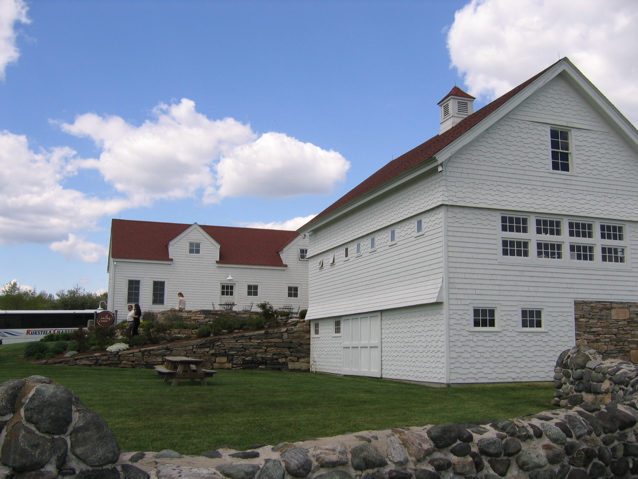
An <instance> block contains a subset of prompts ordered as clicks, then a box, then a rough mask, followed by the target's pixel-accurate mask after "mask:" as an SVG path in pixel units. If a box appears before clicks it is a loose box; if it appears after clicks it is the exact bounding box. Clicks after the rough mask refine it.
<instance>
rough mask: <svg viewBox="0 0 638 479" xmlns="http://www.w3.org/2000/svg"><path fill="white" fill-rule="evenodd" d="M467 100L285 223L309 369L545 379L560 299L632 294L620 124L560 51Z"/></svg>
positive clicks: (555, 349)
mask: <svg viewBox="0 0 638 479" xmlns="http://www.w3.org/2000/svg"><path fill="white" fill-rule="evenodd" d="M473 100H474V99H473V97H471V96H470V95H468V94H466V93H464V92H463V91H461V90H460V89H458V88H455V89H453V90H452V91H451V92H450V94H448V95H447V96H446V97H445V98H444V99H443V100H442V101H441V102H440V103H439V106H440V110H441V132H440V134H438V135H436V136H435V137H433V138H431V139H430V140H429V141H427V142H425V143H423V144H422V145H420V146H417V147H416V148H414V149H413V150H411V151H409V152H407V153H405V154H404V155H403V156H401V157H399V158H397V159H395V160H393V161H392V162H390V163H388V164H387V165H386V166H384V167H383V168H381V169H380V170H379V171H377V172H376V173H374V174H373V175H372V176H370V177H369V178H368V179H366V180H365V181H364V182H362V183H361V184H359V185H358V186H357V187H355V188H354V189H353V190H352V191H350V192H349V193H347V194H346V195H345V196H343V197H342V198H341V199H339V200H338V201H337V202H335V203H334V204H332V205H331V206H329V207H328V208H327V209H326V210H324V211H323V212H322V213H321V214H319V215H318V216H317V217H315V218H314V219H313V220H312V221H311V222H309V223H308V224H306V225H305V226H303V227H302V228H300V230H299V232H300V233H305V234H308V235H309V237H310V246H309V259H310V261H309V263H310V264H309V281H310V306H309V311H308V316H307V317H306V318H307V319H309V320H311V344H312V357H311V367H312V368H313V369H314V370H317V371H324V372H330V373H338V374H350V375H364V376H376V377H384V378H395V379H402V380H411V381H420V382H429V383H439V384H459V383H482V382H505V381H547V380H548V379H551V377H552V375H553V367H554V363H555V361H556V358H557V356H558V354H559V353H560V352H561V351H563V350H565V349H567V348H570V347H572V346H573V345H574V342H575V339H574V336H575V326H574V301H575V300H591V301H612V302H613V301H636V300H638V223H637V221H638V132H637V131H636V129H635V128H634V127H633V126H632V124H631V123H630V122H629V121H628V120H627V119H625V118H624V117H623V116H622V114H621V113H620V112H618V110H617V109H616V108H615V107H614V106H613V105H612V104H611V103H610V102H609V101H608V100H607V99H606V98H605V97H604V96H603V95H602V94H601V93H600V92H599V91H598V90H597V89H596V88H595V87H594V86H593V85H592V84H591V83H590V82H589V81H588V80H587V78H585V77H584V76H583V75H582V74H581V73H580V72H579V71H578V70H577V69H576V68H575V66H574V65H573V64H572V63H571V62H570V61H569V60H568V59H566V58H565V59H562V60H560V61H558V62H557V63H555V64H554V65H552V66H551V67H549V68H548V69H546V70H544V71H543V72H541V73H539V74H538V75H536V76H534V77H533V78H531V79H530V80H528V81H526V82H525V83H523V84H522V85H519V86H518V87H516V88H515V89H514V90H512V91H511V92H509V93H507V94H506V95H504V96H503V97H501V98H499V99H497V100H495V101H494V102H492V103H490V104H488V105H487V106H485V107H484V108H482V109H481V110H479V111H477V112H475V113H473V103H472V102H473ZM635 264H636V265H637V267H634V265H635Z"/></svg>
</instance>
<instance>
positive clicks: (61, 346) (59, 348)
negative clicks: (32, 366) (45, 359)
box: [49, 341, 68, 356]
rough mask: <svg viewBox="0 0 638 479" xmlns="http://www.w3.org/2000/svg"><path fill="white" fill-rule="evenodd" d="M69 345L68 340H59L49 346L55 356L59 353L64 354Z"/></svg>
mask: <svg viewBox="0 0 638 479" xmlns="http://www.w3.org/2000/svg"><path fill="white" fill-rule="evenodd" d="M67 347H68V345H67V343H66V341H58V342H57V343H55V344H54V345H53V346H51V347H50V348H49V350H50V351H51V352H52V353H53V355H54V356H57V355H58V354H62V353H65V352H66V348H67Z"/></svg>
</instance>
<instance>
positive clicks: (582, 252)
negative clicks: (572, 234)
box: [569, 244, 594, 261]
mask: <svg viewBox="0 0 638 479" xmlns="http://www.w3.org/2000/svg"><path fill="white" fill-rule="evenodd" d="M569 257H570V259H573V260H576V261H594V246H593V245H589V244H570V245H569Z"/></svg>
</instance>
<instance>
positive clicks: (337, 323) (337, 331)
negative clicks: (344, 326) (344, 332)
mask: <svg viewBox="0 0 638 479" xmlns="http://www.w3.org/2000/svg"><path fill="white" fill-rule="evenodd" d="M335 334H341V320H340V319H336V320H335Z"/></svg>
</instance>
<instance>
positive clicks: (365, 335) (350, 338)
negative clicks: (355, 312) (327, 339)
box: [342, 313, 381, 378]
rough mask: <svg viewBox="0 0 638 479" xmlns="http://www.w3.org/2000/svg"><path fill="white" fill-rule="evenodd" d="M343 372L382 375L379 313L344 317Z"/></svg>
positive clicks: (358, 374) (377, 376)
mask: <svg viewBox="0 0 638 479" xmlns="http://www.w3.org/2000/svg"><path fill="white" fill-rule="evenodd" d="M342 329H343V332H342V340H343V374H351V375H356V376H371V377H376V378H379V377H381V319H380V316H379V314H378V313H377V314H371V315H365V316H353V317H350V318H344V319H343V325H342Z"/></svg>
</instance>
